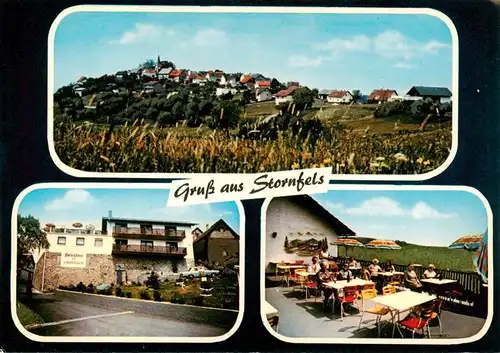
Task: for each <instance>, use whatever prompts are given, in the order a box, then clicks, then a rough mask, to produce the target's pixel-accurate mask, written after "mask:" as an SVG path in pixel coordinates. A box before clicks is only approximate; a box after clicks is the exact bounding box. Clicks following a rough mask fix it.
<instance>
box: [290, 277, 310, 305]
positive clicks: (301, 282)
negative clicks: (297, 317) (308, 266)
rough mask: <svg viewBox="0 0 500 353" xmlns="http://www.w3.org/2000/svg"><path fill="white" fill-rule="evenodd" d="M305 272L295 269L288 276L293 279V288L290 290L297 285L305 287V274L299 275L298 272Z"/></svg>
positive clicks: (300, 287)
mask: <svg viewBox="0 0 500 353" xmlns="http://www.w3.org/2000/svg"><path fill="white" fill-rule="evenodd" d="M301 272H305V271H295V273H294V274H293V275H292V276H290V279H291V280H292V281H293V283H294V285H293V289H292V291H295V289H296V288H297V287H298V288H299V289H304V290H305V289H306V287H305V284H306V282H307V276H301V275H300V273H301ZM306 299H307V293H306Z"/></svg>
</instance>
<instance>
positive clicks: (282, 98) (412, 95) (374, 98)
mask: <svg viewBox="0 0 500 353" xmlns="http://www.w3.org/2000/svg"><path fill="white" fill-rule="evenodd" d="M297 88H298V86H292V87H289V88H287V89H285V90H281V91H279V92H278V93H277V94H276V96H275V103H276V105H280V104H284V103H292V102H293V93H294V91H295V90H296V89H297ZM451 97H452V94H451V91H450V90H449V89H448V88H446V87H427V86H413V87H412V88H410V90H409V91H408V92H407V93H406V95H405V96H399V95H398V93H397V92H396V90H392V89H376V90H374V91H373V92H372V93H370V95H368V97H367V98H366V103H377V104H381V103H383V102H395V101H415V100H422V99H427V98H430V99H432V100H433V101H435V102H440V103H450V102H451ZM317 99H319V100H323V101H326V102H328V103H332V104H349V103H351V102H353V101H354V96H353V95H352V93H351V92H349V91H348V90H321V91H319V92H318V95H317ZM363 102H364V101H363Z"/></svg>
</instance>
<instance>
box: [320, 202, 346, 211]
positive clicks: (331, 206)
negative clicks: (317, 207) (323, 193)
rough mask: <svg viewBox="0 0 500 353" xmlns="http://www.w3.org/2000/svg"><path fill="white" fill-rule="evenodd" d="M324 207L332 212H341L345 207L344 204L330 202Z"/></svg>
mask: <svg viewBox="0 0 500 353" xmlns="http://www.w3.org/2000/svg"><path fill="white" fill-rule="evenodd" d="M324 205H325V207H326V208H327V209H330V210H341V209H343V208H344V207H345V206H344V204H343V203H340V202H339V203H335V202H330V201H327V202H325V203H324Z"/></svg>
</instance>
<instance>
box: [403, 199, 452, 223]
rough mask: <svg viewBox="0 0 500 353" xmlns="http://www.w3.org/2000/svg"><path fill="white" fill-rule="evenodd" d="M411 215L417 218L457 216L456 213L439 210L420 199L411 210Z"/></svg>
mask: <svg viewBox="0 0 500 353" xmlns="http://www.w3.org/2000/svg"><path fill="white" fill-rule="evenodd" d="M411 215H412V217H413V218H415V219H426V218H433V219H443V218H452V217H455V216H456V214H455V213H441V212H439V211H438V210H436V209H434V208H432V207H431V206H429V205H428V204H426V203H425V202H422V201H419V202H417V204H416V205H415V206H414V207H413V209H412V210H411Z"/></svg>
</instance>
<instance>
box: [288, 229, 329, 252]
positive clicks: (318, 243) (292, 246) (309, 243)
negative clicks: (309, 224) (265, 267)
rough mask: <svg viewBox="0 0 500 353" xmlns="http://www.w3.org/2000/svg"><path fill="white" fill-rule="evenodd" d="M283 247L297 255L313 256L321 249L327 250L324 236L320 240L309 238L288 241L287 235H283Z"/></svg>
mask: <svg viewBox="0 0 500 353" xmlns="http://www.w3.org/2000/svg"><path fill="white" fill-rule="evenodd" d="M298 233H299V234H300V235H306V233H303V234H301V233H300V232H298ZM307 233H309V232H307ZM307 235H309V234H307ZM311 235H312V234H311ZM283 249H284V250H285V252H286V253H288V254H296V255H298V256H313V255H316V254H319V252H320V251H321V250H323V251H328V241H327V239H326V237H325V238H323V239H320V240H318V239H314V238H309V239H307V240H306V239H304V240H302V239H293V240H291V241H289V240H288V236H287V237H285V244H284V246H283Z"/></svg>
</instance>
